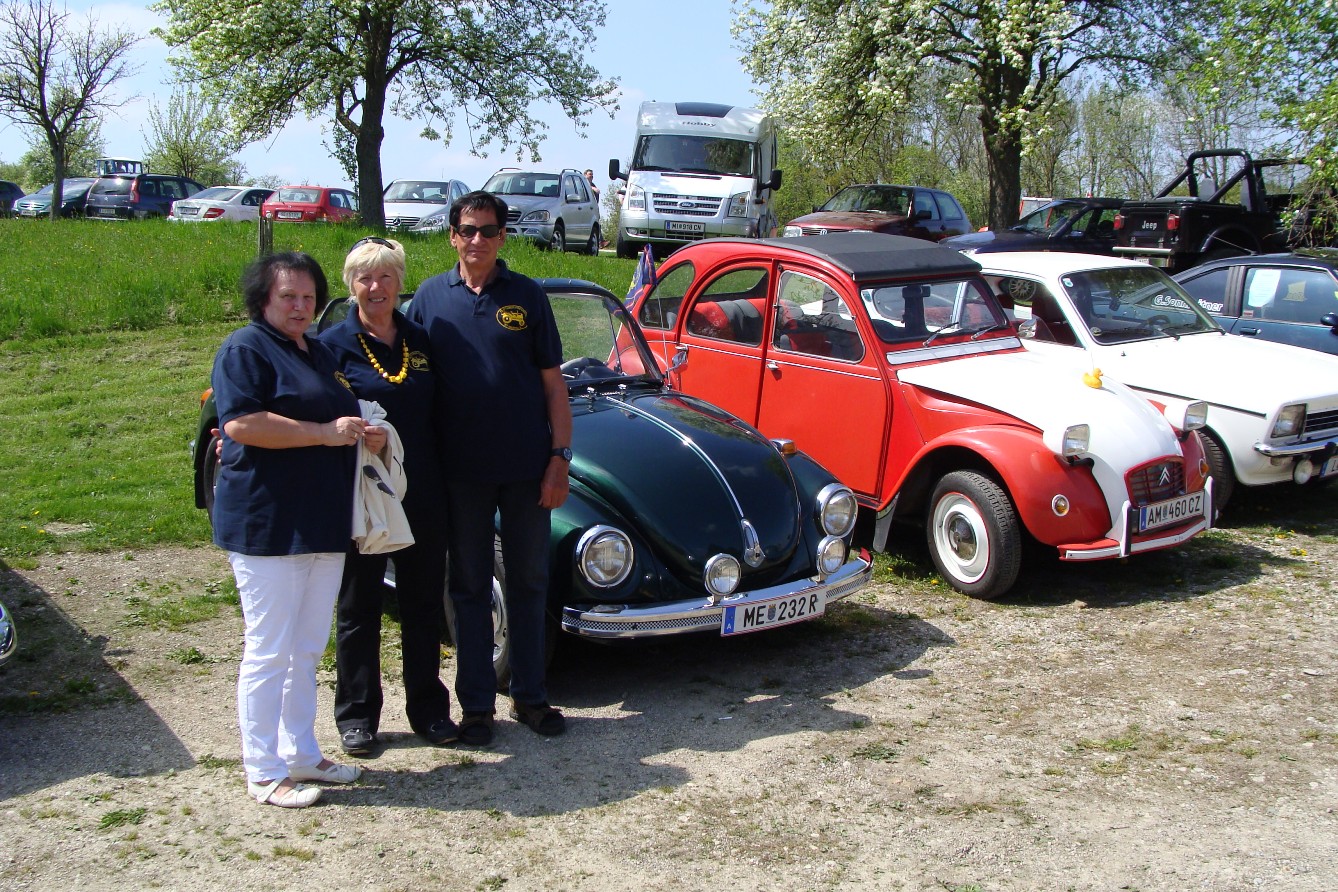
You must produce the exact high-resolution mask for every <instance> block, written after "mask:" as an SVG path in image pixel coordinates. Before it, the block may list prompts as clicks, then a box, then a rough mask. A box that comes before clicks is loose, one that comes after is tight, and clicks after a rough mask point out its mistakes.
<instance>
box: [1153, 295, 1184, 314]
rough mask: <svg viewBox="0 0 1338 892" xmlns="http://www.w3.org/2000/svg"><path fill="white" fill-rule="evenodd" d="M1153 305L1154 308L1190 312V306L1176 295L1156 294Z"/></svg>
mask: <svg viewBox="0 0 1338 892" xmlns="http://www.w3.org/2000/svg"><path fill="white" fill-rule="evenodd" d="M1152 305H1153V306H1154V307H1171V308H1172V309H1176V310H1188V309H1189V304H1187V303H1185V302H1184V301H1183V300H1181V299H1180V298H1179V297H1177V296H1176V295H1174V294H1166V293H1164V292H1163V293H1162V294H1154V295H1153V296H1152Z"/></svg>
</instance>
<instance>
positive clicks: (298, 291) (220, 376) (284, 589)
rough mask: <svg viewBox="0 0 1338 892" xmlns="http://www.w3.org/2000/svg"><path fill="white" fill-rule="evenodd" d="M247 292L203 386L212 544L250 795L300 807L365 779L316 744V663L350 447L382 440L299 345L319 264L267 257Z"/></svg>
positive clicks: (320, 276)
mask: <svg viewBox="0 0 1338 892" xmlns="http://www.w3.org/2000/svg"><path fill="white" fill-rule="evenodd" d="M242 294H243V298H244V300H245V304H246V310H247V313H248V315H249V316H250V317H251V324H250V325H248V326H246V327H245V328H242V329H239V330H237V331H235V332H233V333H232V334H231V335H229V336H228V338H227V339H226V340H225V341H224V342H223V346H221V347H220V348H219V350H218V353H217V354H216V355H215V357H214V369H213V374H212V376H211V383H212V384H213V388H214V399H215V401H216V402H217V405H218V419H219V422H220V425H219V426H220V428H221V430H222V432H223V444H222V453H221V458H220V461H221V465H220V469H219V476H218V485H217V488H216V490H215V500H214V513H213V518H212V519H213V526H214V542H215V544H217V545H218V546H219V547H221V548H224V549H226V550H227V551H228V560H229V562H230V563H231V564H232V570H233V574H234V575H235V576H236V579H237V590H238V593H239V594H240V596H241V602H242V614H243V616H244V617H245V623H246V635H245V646H244V650H243V654H242V662H241V668H240V670H239V672H238V676H237V716H238V721H239V723H240V725H241V734H242V763H243V766H244V767H245V770H246V779H247V781H248V790H249V792H250V794H251V795H252V796H254V797H255V798H256V800H257V801H258V802H260V803H262V804H263V803H268V804H270V805H278V806H282V807H285V808H303V807H305V806H308V805H311V804H313V803H314V802H316V800H318V799H319V798H320V794H321V791H320V789H319V788H317V787H308V786H304V785H301V784H299V783H298V782H299V781H321V782H325V783H345V784H346V783H351V782H353V781H354V780H356V779H357V778H358V776H359V775H360V774H361V769H359V768H356V767H354V766H350V765H339V764H336V763H334V762H331V761H330V760H328V759H326V758H325V757H324V756H323V755H322V754H321V750H320V746H319V744H317V742H316V731H315V722H316V663H317V661H318V660H319V659H320V656H321V654H322V653H323V652H324V650H325V644H326V641H327V640H328V639H329V634H330V617H331V613H332V612H333V608H334V601H335V596H336V594H337V593H338V591H339V579H340V574H341V572H342V571H343V566H344V552H345V550H346V549H347V548H348V542H349V537H350V535H351V534H352V518H353V480H354V477H353V470H354V464H355V459H356V452H357V450H356V444H357V442H358V440H359V439H364V440H365V442H366V444H367V446H368V448H370V449H372V450H373V451H380V450H381V449H382V448H384V446H385V440H386V432H385V430H384V429H380V428H377V427H374V426H371V425H368V424H366V423H365V422H364V421H363V420H362V417H361V415H360V413H359V410H358V400H357V397H355V396H354V394H353V391H352V390H351V389H350V388H349V386H348V382H347V381H345V380H344V379H343V376H342V374H341V373H340V372H339V366H338V364H337V362H336V361H335V357H334V353H333V352H332V351H331V350H330V348H329V347H327V346H325V345H324V344H322V343H320V342H319V341H315V340H310V339H308V338H307V337H306V330H307V327H308V326H309V325H310V324H311V321H312V319H313V317H314V315H315V314H316V313H317V312H319V311H320V309H321V307H323V306H324V305H325V303H326V301H327V300H328V298H329V288H328V286H327V285H326V281H325V275H324V273H322V272H321V268H320V266H319V265H318V264H317V263H316V261H315V260H314V259H312V258H311V257H310V256H308V255H306V254H300V253H285V254H272V255H269V256H267V257H263V258H261V259H260V260H257V261H256V262H254V263H252V264H251V265H250V266H249V267H247V269H246V272H245V273H244V274H243V275H242Z"/></svg>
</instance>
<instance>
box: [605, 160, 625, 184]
mask: <svg viewBox="0 0 1338 892" xmlns="http://www.w3.org/2000/svg"><path fill="white" fill-rule="evenodd" d="M609 179H611V180H625V179H627V174H625V173H623V169H622V165H620V164H619V163H618V159H617V158H610V159H609Z"/></svg>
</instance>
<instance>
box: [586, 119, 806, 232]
mask: <svg viewBox="0 0 1338 892" xmlns="http://www.w3.org/2000/svg"><path fill="white" fill-rule="evenodd" d="M775 165H776V128H775V125H774V123H773V122H772V120H771V118H770V117H769V116H768V115H767V114H765V113H764V112H761V111H758V110H757V109H755V108H740V107H738V106H731V105H721V104H719V103H714V102H643V103H641V111H640V113H639V115H638V116H637V128H636V145H635V146H634V147H633V149H632V165H631V167H630V169H629V170H627V171H623V169H622V167H621V166H620V164H619V162H618V159H617V158H614V159H611V160H610V161H609V179H611V180H626V181H627V186H626V189H624V190H620V191H622V193H623V200H622V208H621V210H620V211H619V218H618V240H617V246H618V256H619V257H635V256H636V254H637V252H639V251H640V250H641V246H642V245H645V244H651V245H654V246H656V248H655V250H656V252H657V253H661V252H667V251H671V250H673V249H674V248H677V247H679V246H680V245H683V244H686V243H688V242H694V241H697V240H698V239H704V238H711V237H712V236H720V235H732V236H744V237H747V238H761V237H764V236H769V235H773V234H774V231H775V229H776V215H775V212H774V210H773V209H772V201H771V196H772V193H773V192H774V191H775V190H776V189H779V188H780V185H781V172H780V171H779V170H777V169H776V167H775Z"/></svg>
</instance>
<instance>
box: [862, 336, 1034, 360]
mask: <svg viewBox="0 0 1338 892" xmlns="http://www.w3.org/2000/svg"><path fill="white" fill-rule="evenodd" d="M1021 346H1022V341H1020V340H1019V339H1018V338H1016V337H1012V336H1010V337H1004V338H992V339H990V340H988V341H960V342H958V343H956V344H940V345H938V346H936V347H918V348H916V349H915V350H903V351H898V352H895V353H891V352H890V353H888V354H887V364H888V365H891V366H899V365H910V364H911V363H913V362H928V361H929V360H931V359H958V358H961V357H963V356H981V355H984V354H987V353H998V352H999V351H1000V350H1016V349H1017V348H1019V347H1021Z"/></svg>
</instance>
